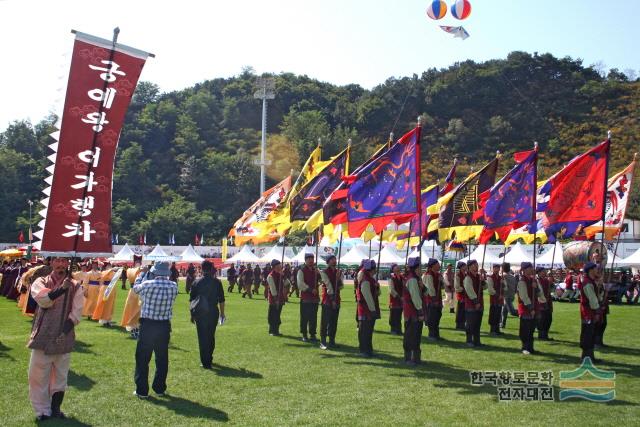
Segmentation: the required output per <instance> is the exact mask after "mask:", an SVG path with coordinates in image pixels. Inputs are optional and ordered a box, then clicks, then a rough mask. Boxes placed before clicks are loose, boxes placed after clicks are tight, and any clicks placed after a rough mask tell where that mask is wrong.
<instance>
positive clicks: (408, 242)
mask: <svg viewBox="0 0 640 427" xmlns="http://www.w3.org/2000/svg"><path fill="white" fill-rule="evenodd" d="M411 225H412V224H411V221H409V237H407V253H406V254H405V256H404V265H407V264H408V263H409V250H411Z"/></svg>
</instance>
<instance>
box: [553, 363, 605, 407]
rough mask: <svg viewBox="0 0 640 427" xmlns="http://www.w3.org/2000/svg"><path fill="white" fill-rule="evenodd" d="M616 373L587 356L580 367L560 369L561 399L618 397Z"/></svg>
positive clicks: (596, 400) (597, 400) (597, 399)
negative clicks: (595, 363) (594, 363)
mask: <svg viewBox="0 0 640 427" xmlns="http://www.w3.org/2000/svg"><path fill="white" fill-rule="evenodd" d="M615 379H616V373H615V372H613V371H604V370H602V369H598V368H596V367H595V366H593V362H592V361H591V358H590V357H585V358H584V360H583V361H582V364H581V365H580V367H579V368H578V369H574V370H573V371H560V384H559V386H560V388H561V390H560V400H566V399H571V398H577V399H586V400H590V401H592V402H609V401H611V400H613V399H615V398H616V391H615V387H616V381H615Z"/></svg>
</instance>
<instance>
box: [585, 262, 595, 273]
mask: <svg viewBox="0 0 640 427" xmlns="http://www.w3.org/2000/svg"><path fill="white" fill-rule="evenodd" d="M597 267H598V264H596V263H595V262H588V263H586V264H585V265H584V267H582V271H584V274H587V273H589V270H592V269H594V268H597Z"/></svg>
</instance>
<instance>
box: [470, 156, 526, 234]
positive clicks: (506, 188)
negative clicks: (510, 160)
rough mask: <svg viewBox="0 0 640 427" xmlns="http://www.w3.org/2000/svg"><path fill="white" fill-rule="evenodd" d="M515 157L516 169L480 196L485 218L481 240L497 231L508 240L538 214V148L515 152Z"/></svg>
mask: <svg viewBox="0 0 640 427" xmlns="http://www.w3.org/2000/svg"><path fill="white" fill-rule="evenodd" d="M514 157H515V160H516V163H517V164H516V165H515V166H514V167H513V169H511V170H510V171H509V172H507V174H506V175H505V176H504V177H503V178H502V179H501V180H500V181H498V182H497V183H496V184H495V185H494V186H493V187H491V189H490V190H487V191H486V192H485V193H483V194H481V196H480V199H481V203H480V205H481V209H480V214H482V215H483V218H484V229H483V230H482V234H481V235H480V243H481V244H486V243H488V242H489V240H490V239H491V238H493V237H494V235H496V234H497V235H498V238H499V239H500V240H501V241H503V242H504V241H505V240H507V238H508V237H509V233H510V232H511V230H513V229H517V228H519V227H521V226H523V225H525V224H529V223H531V221H532V220H533V218H534V217H535V197H536V180H537V163H538V150H531V151H525V152H520V153H515V154H514Z"/></svg>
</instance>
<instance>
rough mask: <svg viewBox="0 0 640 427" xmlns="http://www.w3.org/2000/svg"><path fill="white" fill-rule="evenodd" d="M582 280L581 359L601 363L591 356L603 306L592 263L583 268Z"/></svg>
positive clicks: (597, 279) (595, 270) (597, 273)
mask: <svg viewBox="0 0 640 427" xmlns="http://www.w3.org/2000/svg"><path fill="white" fill-rule="evenodd" d="M583 272H584V275H583V278H582V280H581V281H580V285H579V286H580V289H579V290H580V319H581V328H580V348H581V349H582V356H581V358H582V359H586V358H587V357H589V358H591V361H592V362H601V360H599V359H596V357H595V355H594V354H593V350H594V347H595V335H596V328H597V327H598V324H599V323H600V322H602V313H603V306H602V304H601V302H602V299H603V297H604V292H603V291H600V292H598V285H597V283H598V281H599V280H600V269H599V268H598V265H597V264H596V263H594V262H588V263H586V264H585V265H584V267H583Z"/></svg>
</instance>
